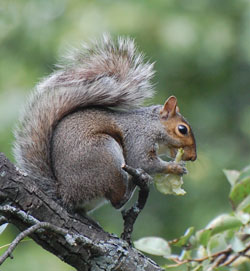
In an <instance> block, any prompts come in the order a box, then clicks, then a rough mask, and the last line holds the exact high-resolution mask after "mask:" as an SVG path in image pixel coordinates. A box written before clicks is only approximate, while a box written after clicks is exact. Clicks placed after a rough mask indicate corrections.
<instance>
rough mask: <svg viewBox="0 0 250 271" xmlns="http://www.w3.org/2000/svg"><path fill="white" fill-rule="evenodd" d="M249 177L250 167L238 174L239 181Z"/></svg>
mask: <svg viewBox="0 0 250 271" xmlns="http://www.w3.org/2000/svg"><path fill="white" fill-rule="evenodd" d="M247 177H250V166H247V167H245V168H244V169H243V170H242V171H241V174H240V177H239V180H242V179H245V178H247Z"/></svg>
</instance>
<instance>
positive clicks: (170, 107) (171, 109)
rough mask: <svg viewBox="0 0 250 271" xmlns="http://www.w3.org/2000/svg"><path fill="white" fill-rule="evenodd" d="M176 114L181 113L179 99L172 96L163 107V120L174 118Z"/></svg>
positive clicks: (161, 112)
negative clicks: (178, 104)
mask: <svg viewBox="0 0 250 271" xmlns="http://www.w3.org/2000/svg"><path fill="white" fill-rule="evenodd" d="M176 112H179V108H178V106H177V99H176V97H175V96H170V97H169V98H168V99H167V100H166V102H165V104H164V105H163V107H162V109H161V111H160V114H161V116H162V117H163V118H167V117H170V116H171V117H173V116H174V115H175V114H176Z"/></svg>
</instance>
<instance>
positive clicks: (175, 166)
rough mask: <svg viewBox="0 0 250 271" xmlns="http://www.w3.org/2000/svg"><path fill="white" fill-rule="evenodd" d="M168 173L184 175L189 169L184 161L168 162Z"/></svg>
mask: <svg viewBox="0 0 250 271" xmlns="http://www.w3.org/2000/svg"><path fill="white" fill-rule="evenodd" d="M166 173H167V174H176V175H183V174H187V169H186V167H185V164H184V163H183V162H180V163H176V162H168V165H167V169H166Z"/></svg>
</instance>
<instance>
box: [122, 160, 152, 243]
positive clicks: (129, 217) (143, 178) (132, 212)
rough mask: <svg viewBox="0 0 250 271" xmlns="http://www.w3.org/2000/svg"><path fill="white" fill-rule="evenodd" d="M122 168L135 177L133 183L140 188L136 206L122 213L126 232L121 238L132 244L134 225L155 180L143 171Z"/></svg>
mask: <svg viewBox="0 0 250 271" xmlns="http://www.w3.org/2000/svg"><path fill="white" fill-rule="evenodd" d="M122 168H123V169H124V170H125V171H126V172H128V173H129V174H130V175H131V176H132V177H133V179H132V180H133V182H134V183H135V184H136V185H137V186H138V187H139V188H140V190H139V195H138V200H137V202H136V203H135V204H134V206H132V207H131V208H130V209H129V210H127V211H126V210H123V211H122V217H123V220H124V230H123V233H122V235H121V238H122V239H124V240H126V241H127V242H128V243H129V244H130V243H131V241H130V240H131V235H132V232H133V226H134V223H135V221H136V219H137V217H138V215H139V214H140V212H141V211H142V209H143V208H144V206H145V204H146V201H147V198H148V194H149V184H150V183H151V182H152V180H153V179H152V177H151V176H150V175H148V174H147V173H146V172H145V171H144V170H142V169H134V168H132V167H130V166H127V165H124V166H123V167H122Z"/></svg>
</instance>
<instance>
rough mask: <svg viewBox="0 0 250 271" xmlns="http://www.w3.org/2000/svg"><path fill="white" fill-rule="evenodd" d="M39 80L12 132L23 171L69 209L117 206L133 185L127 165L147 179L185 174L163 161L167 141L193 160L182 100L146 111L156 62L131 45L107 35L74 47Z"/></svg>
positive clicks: (178, 166) (181, 168) (173, 149)
mask: <svg viewBox="0 0 250 271" xmlns="http://www.w3.org/2000/svg"><path fill="white" fill-rule="evenodd" d="M65 62H66V63H65V64H61V65H60V66H59V70H58V71H55V72H53V73H52V75H50V76H49V77H47V78H45V79H44V80H42V81H41V82H40V83H39V84H38V85H37V86H36V89H35V91H34V93H33V94H32V96H31V98H30V100H29V102H28V104H27V107H26V109H25V111H24V113H23V115H22V116H21V119H20V123H19V126H18V127H17V128H16V130H15V138H16V140H15V145H14V155H15V158H16V161H17V164H18V166H19V167H20V168H21V169H22V170H23V171H25V172H27V173H28V174H29V175H31V176H33V178H35V179H36V180H37V183H38V185H39V186H40V187H41V189H42V190H43V191H44V192H45V193H47V194H48V195H49V196H51V197H52V198H53V199H55V200H61V202H62V204H64V206H66V207H68V208H75V209H77V208H80V209H81V208H83V209H85V210H87V209H92V208H95V207H96V205H97V204H99V203H100V201H101V200H103V199H106V200H108V201H110V202H111V204H112V205H113V206H114V207H115V208H117V209H119V208H121V207H122V206H123V205H124V204H125V203H126V202H127V201H128V200H129V199H130V197H131V195H132V193H133V191H134V189H135V187H136V184H135V183H134V182H133V178H132V177H131V176H130V175H129V174H128V173H127V172H126V171H125V170H123V168H122V166H123V165H124V164H126V165H128V166H131V167H133V168H141V169H143V170H144V171H145V172H146V173H148V174H154V173H163V174H167V173H174V174H180V175H182V174H184V173H185V167H184V166H183V164H180V163H175V162H166V161H163V160H162V159H160V158H159V156H158V154H157V145H158V144H164V145H166V146H167V147H168V148H169V149H170V151H171V156H172V157H175V154H176V152H177V149H178V148H180V147H182V148H183V149H184V155H183V160H192V161H194V160H195V159H196V144H195V138H194V135H193V132H192V130H191V127H190V125H189V124H188V122H187V121H186V120H185V119H184V118H183V117H182V116H181V114H180V113H179V108H178V106H177V99H176V98H175V97H174V96H171V97H169V98H168V99H167V101H166V102H165V104H164V105H163V106H162V105H153V106H149V107H142V103H143V102H144V101H145V99H147V98H150V97H152V95H153V93H154V91H153V87H152V84H151V83H150V80H151V78H152V76H153V74H154V71H153V65H152V64H149V63H144V59H143V56H142V55H141V54H140V53H138V52H137V49H136V47H135V45H134V42H133V40H131V39H129V38H118V40H116V41H113V40H112V39H111V38H110V37H108V36H104V37H103V39H102V40H101V41H100V42H99V43H98V42H97V43H93V44H92V45H91V46H90V47H88V46H87V45H85V46H83V47H82V48H81V49H79V50H76V51H75V52H74V53H73V54H72V55H70V56H69V57H68V59H67V60H66V61H65Z"/></svg>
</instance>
